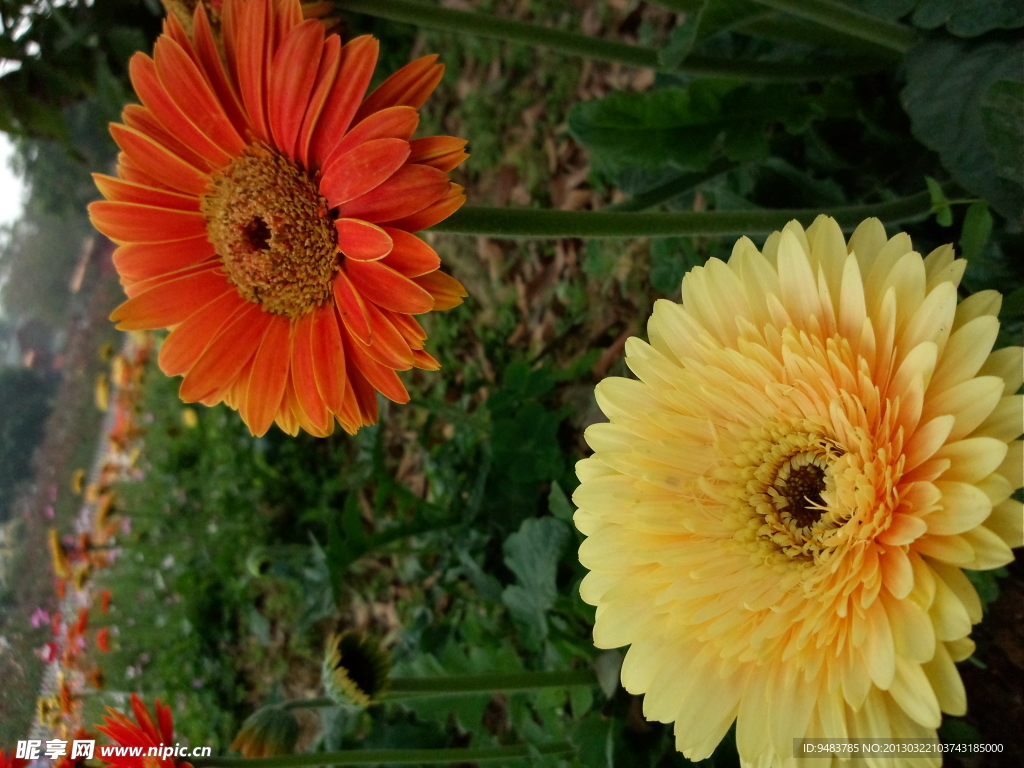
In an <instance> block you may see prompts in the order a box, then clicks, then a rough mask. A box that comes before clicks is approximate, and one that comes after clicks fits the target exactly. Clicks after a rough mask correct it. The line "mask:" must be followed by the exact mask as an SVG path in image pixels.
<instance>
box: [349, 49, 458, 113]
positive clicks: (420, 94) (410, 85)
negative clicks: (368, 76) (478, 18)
mask: <svg viewBox="0 0 1024 768" xmlns="http://www.w3.org/2000/svg"><path fill="white" fill-rule="evenodd" d="M436 62H437V54H436V53H433V54H431V55H429V56H424V57H423V58H421V59H417V60H416V61H413V62H410V63H409V64H406V65H405V66H404V67H402V68H401V69H400V70H398V71H397V72H395V74H393V75H392V76H391V77H389V78H388V79H387V80H385V81H384V82H383V83H381V84H380V86H379V87H378V88H377V90H375V91H374V92H373V93H371V94H370V95H369V96H367V98H366V101H364V102H363V103H362V105H361V106H360V107H359V112H358V113H356V122H357V123H358V122H359V121H360V120H361V119H362V118H364V117H366V116H367V115H370V114H373V113H374V112H377V111H379V110H381V109H387V108H388V107H395V106H406V107H412V108H413V109H419V108H420V107H421V106H423V102H425V101H426V100H427V97H428V96H430V94H431V93H432V92H433V90H434V89H435V88H436V87H437V84H438V83H440V82H441V77H442V76H443V75H444V64H437V63H436Z"/></svg>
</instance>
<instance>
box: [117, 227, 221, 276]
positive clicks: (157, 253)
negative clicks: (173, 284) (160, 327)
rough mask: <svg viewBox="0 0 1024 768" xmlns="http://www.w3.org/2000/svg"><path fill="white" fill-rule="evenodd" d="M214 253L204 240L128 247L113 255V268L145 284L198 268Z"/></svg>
mask: <svg viewBox="0 0 1024 768" xmlns="http://www.w3.org/2000/svg"><path fill="white" fill-rule="evenodd" d="M216 255H217V251H216V250H215V249H214V247H213V243H211V242H210V241H209V240H207V239H206V237H205V236H204V237H193V238H191V239H189V240H171V241H169V242H166V243H128V244H127V245H122V246H121V247H120V248H118V249H117V250H116V251H114V266H115V267H116V268H117V271H118V272H119V273H120V274H121V276H122V277H124V278H125V279H127V280H131V281H136V280H146V279H148V278H151V277H157V276H158V275H163V274H167V273H168V272H176V271H177V270H179V269H183V268H184V267H190V266H192V265H193V264H199V263H200V262H203V261H206V260H207V259H209V258H211V257H212V256H216Z"/></svg>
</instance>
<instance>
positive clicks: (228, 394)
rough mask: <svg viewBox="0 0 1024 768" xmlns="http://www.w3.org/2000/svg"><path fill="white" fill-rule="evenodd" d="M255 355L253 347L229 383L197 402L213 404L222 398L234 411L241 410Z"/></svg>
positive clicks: (257, 341)
mask: <svg viewBox="0 0 1024 768" xmlns="http://www.w3.org/2000/svg"><path fill="white" fill-rule="evenodd" d="M256 343H257V344H259V339H257V340H256ZM255 357H256V350H255V349H253V350H252V357H250V358H249V360H248V361H247V362H246V364H245V365H244V366H242V370H240V371H239V372H238V373H237V374H236V375H235V378H233V379H232V380H231V382H230V383H229V384H225V385H224V386H222V387H221V388H220V389H214V390H213V391H212V392H211V393H210V394H209V395H207V396H206V397H204V398H203V399H202V400H200V401H199V402H201V403H203V404H204V405H209V406H214V405H216V404H217V403H219V402H220V401H221V400H223V401H224V403H225V405H227V406H228V408H233V409H235V410H236V411H240V410H242V408H244V407H245V396H246V394H247V393H248V392H249V374H250V373H252V363H253V360H254V359H255ZM179 395H180V392H179Z"/></svg>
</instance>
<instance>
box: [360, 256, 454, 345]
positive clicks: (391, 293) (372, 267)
mask: <svg viewBox="0 0 1024 768" xmlns="http://www.w3.org/2000/svg"><path fill="white" fill-rule="evenodd" d="M344 273H346V274H347V275H348V277H349V279H350V280H351V281H352V285H353V286H354V287H355V289H356V291H358V292H359V294H361V295H362V296H363V298H365V299H366V300H368V301H372V302H373V303H374V304H376V305H378V306H380V307H383V308H384V309H390V310H392V311H394V312H403V313H405V314H407V315H419V314H422V313H424V312H429V311H430V310H431V309H433V308H434V299H433V297H432V296H431V295H430V294H429V293H428V292H427V291H426V290H424V289H423V288H421V287H420V286H419V285H417V284H416V283H415V282H413V281H412V280H410V279H409V278H407V277H402V275H400V274H398V273H397V272H396V271H395V270H393V269H391V267H386V266H384V265H383V264H381V263H380V262H379V261H354V260H352V259H349V260H347V261H346V262H345V267H344ZM422 279H423V278H416V280H422ZM371 338H372V336H371Z"/></svg>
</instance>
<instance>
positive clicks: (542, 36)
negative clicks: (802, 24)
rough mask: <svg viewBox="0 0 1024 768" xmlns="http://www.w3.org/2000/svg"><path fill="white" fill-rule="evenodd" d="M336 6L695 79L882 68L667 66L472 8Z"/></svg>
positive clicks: (694, 62)
mask: <svg viewBox="0 0 1024 768" xmlns="http://www.w3.org/2000/svg"><path fill="white" fill-rule="evenodd" d="M336 5H337V7H338V8H341V9H343V10H346V11H355V12H357V13H365V14H368V15H370V16H379V17H380V18H383V19H390V20H391V21H400V22H405V23H407V24H415V25H417V26H421V27H428V28H430V29H440V30H445V31H448V32H461V33H465V34H470V35H479V36H481V37H491V38H496V39H499V40H508V41H510V42H514V43H525V44H527V45H537V46H543V47H545V48H550V49H551V50H554V51H559V52H560V53H565V54H569V55H573V56H583V57H585V58H591V59H599V60H601V61H614V62H619V63H620V64H626V65H628V66H632V67H645V68H648V69H657V70H660V71H665V72H673V73H676V74H687V75H694V76H698V77H718V78H728V79H744V80H772V81H774V80H793V81H803V80H826V79H828V78H831V77H848V76H851V75H858V74H863V73H865V72H872V71H876V70H878V69H879V67H880V66H884V64H879V62H878V61H877V60H871V59H848V60H843V61H837V62H821V63H818V62H785V61H765V62H762V61H756V62H755V61H736V60H732V59H716V58H712V57H706V56H690V57H688V58H687V59H686V61H684V62H683V63H682V64H681V65H679V66H678V67H674V68H671V69H669V68H666V67H664V66H663V65H662V64H661V62H660V61H659V59H658V52H657V51H656V50H655V49H653V48H645V47H642V46H638V45H628V44H626V43H619V42H616V41H614V40H604V39H602V38H597V37H590V36H588V35H581V34H579V33H577V32H569V31H566V30H561V29H553V28H550V27H542V26H540V25H538V24H530V23H528V22H524V21H517V20H515V19H503V18H499V17H496V16H489V15H485V14H482V13H473V12H471V11H456V10H452V9H450V8H441V7H439V6H436V5H431V4H427V3H422V2H414V1H413V0H338V2H337V3H336Z"/></svg>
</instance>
